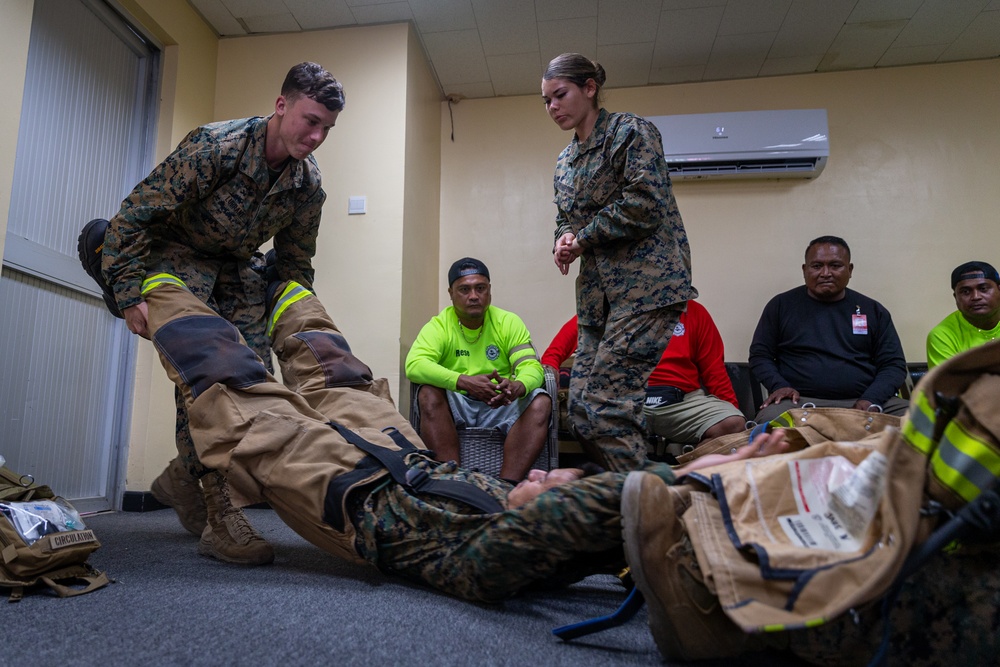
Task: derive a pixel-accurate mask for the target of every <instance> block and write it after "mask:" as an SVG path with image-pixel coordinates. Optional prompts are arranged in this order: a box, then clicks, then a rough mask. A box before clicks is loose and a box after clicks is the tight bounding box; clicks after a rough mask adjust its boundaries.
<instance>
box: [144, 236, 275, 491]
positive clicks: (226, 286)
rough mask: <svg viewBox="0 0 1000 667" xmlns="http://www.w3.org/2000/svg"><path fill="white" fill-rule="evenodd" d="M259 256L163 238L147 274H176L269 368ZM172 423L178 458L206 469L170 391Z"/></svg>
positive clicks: (198, 472) (193, 469) (195, 470)
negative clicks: (213, 251) (230, 254)
mask: <svg viewBox="0 0 1000 667" xmlns="http://www.w3.org/2000/svg"><path fill="white" fill-rule="evenodd" d="M263 266H264V264H263V260H262V259H261V258H259V257H254V258H253V259H251V260H249V261H242V260H235V259H232V258H218V257H204V256H202V255H200V254H199V253H197V252H196V251H194V250H192V249H191V248H189V247H187V246H184V245H181V244H179V243H172V242H163V243H158V244H156V245H155V246H154V247H153V248H152V249H151V250H150V257H149V259H148V261H147V269H146V275H147V276H152V275H156V274H157V273H169V274H170V275H173V276H177V277H178V278H180V279H181V280H183V281H184V283H185V284H186V285H187V287H188V289H190V290H191V292H192V293H193V294H194V295H195V296H197V297H198V298H199V299H200V300H201V301H202V302H203V303H205V304H207V305H208V306H209V307H210V308H211V309H212V310H214V311H215V312H216V313H218V314H219V315H221V316H222V317H223V318H224V319H226V320H228V321H229V322H231V323H232V324H233V325H235V326H236V328H237V329H238V330H239V332H240V334H242V335H243V339H244V340H245V341H246V343H247V346H248V347H249V348H250V349H251V350H253V351H254V352H255V353H256V354H257V356H258V357H260V358H261V360H263V362H264V365H265V366H266V367H267V369H268V371H273V366H272V363H271V347H270V343H269V342H268V338H267V335H266V331H265V322H264V291H265V288H266V285H265V284H264V278H263V276H262V273H263ZM174 404H175V407H176V410H177V422H176V430H175V436H174V440H175V443H176V445H177V455H178V458H180V460H181V461H182V462H183V463H184V466H185V467H186V468H187V469H188V471H189V472H190V473H191V474H192V475H195V476H196V477H201V476H202V475H204V474H206V473H207V472H208V468H206V467H205V466H204V465H203V464H202V463H201V461H199V460H198V454H197V453H196V452H195V448H194V442H193V441H192V440H191V428H190V422H189V419H188V414H187V410H185V409H184V400H183V398H181V395H180V392H179V391H177V390H175V391H174Z"/></svg>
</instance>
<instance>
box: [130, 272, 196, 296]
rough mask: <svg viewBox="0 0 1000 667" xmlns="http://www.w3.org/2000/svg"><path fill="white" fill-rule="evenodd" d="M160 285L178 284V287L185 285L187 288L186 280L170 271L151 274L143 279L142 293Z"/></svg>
mask: <svg viewBox="0 0 1000 667" xmlns="http://www.w3.org/2000/svg"><path fill="white" fill-rule="evenodd" d="M160 285H177V286H178V287H183V288H184V289H187V285H185V284H184V281H183V280H181V279H180V278H178V277H177V276H173V275H170V274H169V273H157V274H155V275H152V276H149V277H148V278H146V279H145V280H143V281H142V292H141V293H142V294H145V293H147V292H149V291H150V290H154V289H156V288H157V287H159V286H160Z"/></svg>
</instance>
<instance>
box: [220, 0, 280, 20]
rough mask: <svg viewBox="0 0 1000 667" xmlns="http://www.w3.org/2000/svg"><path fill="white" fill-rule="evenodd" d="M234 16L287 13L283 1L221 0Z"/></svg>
mask: <svg viewBox="0 0 1000 667" xmlns="http://www.w3.org/2000/svg"><path fill="white" fill-rule="evenodd" d="M222 4H224V5H225V6H226V7H227V8H228V9H229V11H231V12H232V13H233V16H235V17H236V18H246V17H247V16H278V15H281V14H287V13H288V10H287V9H285V5H284V3H281V2H272V0H222Z"/></svg>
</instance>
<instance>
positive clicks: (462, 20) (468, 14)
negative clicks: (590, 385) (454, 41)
mask: <svg viewBox="0 0 1000 667" xmlns="http://www.w3.org/2000/svg"><path fill="white" fill-rule="evenodd" d="M410 9H411V10H412V11H413V19H414V21H415V22H416V24H417V28H419V30H420V32H421V33H423V34H427V33H430V32H445V31H455V30H474V29H476V27H477V26H476V15H475V13H473V11H472V0H410Z"/></svg>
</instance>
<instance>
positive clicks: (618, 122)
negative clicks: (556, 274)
mask: <svg viewBox="0 0 1000 667" xmlns="http://www.w3.org/2000/svg"><path fill="white" fill-rule="evenodd" d="M553 185H554V190H555V197H554V201H555V204H556V207H557V210H558V213H557V215H556V237H557V238H558V237H559V236H560V235H561V234H564V233H566V232H572V233H573V234H575V235H576V239H577V242H578V243H579V244H580V247H581V248H582V249H583V254H582V255H581V257H580V274H579V276H578V278H577V314H578V316H579V317H580V323H581V324H582V325H586V326H592V325H597V324H599V323H602V322H604V321H605V319H618V318H621V317H625V316H628V315H631V314H636V313H641V312H646V311H649V310H654V309H657V308H664V307H667V306H671V305H673V304H677V303H680V302H682V301H687V300H689V299H692V298H694V297H695V296H696V295H697V292H696V291H695V290H694V289H693V288H692V287H691V251H690V248H689V246H688V240H687V233H686V232H685V230H684V223H683V222H682V220H681V215H680V212H679V211H678V209H677V202H676V201H675V199H674V194H673V189H672V187H671V183H670V176H669V173H668V171H667V165H666V160H665V159H664V157H663V149H662V146H661V142H660V134H659V132H658V131H657V129H656V127H654V126H653V125H652V124H651V123H649V122H648V121H646V120H644V119H642V118H639V117H638V116H635V115H633V114H629V113H608V112H607V111H606V110H605V109H601V110H600V112H599V113H598V117H597V121H596V122H595V124H594V128H593V130H592V131H591V133H590V135H589V136H588V137H587V138H586V139H584V140H583V141H580V140H579V139H578V138H576V137H574V139H573V140H572V141H571V142H570V144H569V146H567V147H566V148H565V149H564V150H563V152H562V153H561V154H560V155H559V159H558V160H557V162H556V171H555V176H554V178H553ZM605 302H607V303H608V304H610V306H611V307H610V310H607V311H606V309H605Z"/></svg>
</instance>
